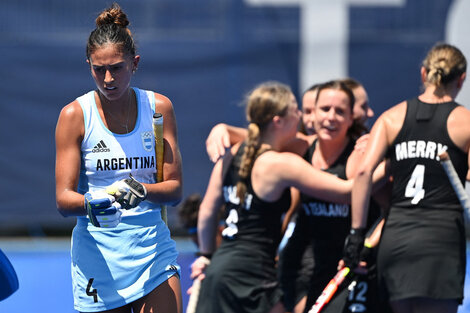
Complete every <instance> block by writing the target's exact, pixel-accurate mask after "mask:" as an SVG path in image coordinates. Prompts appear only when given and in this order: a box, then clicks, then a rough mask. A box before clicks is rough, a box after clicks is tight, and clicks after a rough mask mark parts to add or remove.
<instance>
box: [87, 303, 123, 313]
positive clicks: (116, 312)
mask: <svg viewBox="0 0 470 313" xmlns="http://www.w3.org/2000/svg"><path fill="white" fill-rule="evenodd" d="M81 313H84V312H81ZM99 313H132V310H131V306H130V304H127V305H125V306H121V307H119V308H115V309H112V310H106V311H100V312H99Z"/></svg>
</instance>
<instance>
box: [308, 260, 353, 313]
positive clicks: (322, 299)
mask: <svg viewBox="0 0 470 313" xmlns="http://www.w3.org/2000/svg"><path fill="white" fill-rule="evenodd" d="M350 271H351V270H350V269H349V267H343V268H342V269H341V270H340V271H339V272H338V273H336V275H335V277H333V279H332V280H330V282H329V283H328V285H326V287H325V289H323V291H322V293H321V295H320V296H319V297H318V299H317V301H315V304H314V305H313V306H312V308H311V309H310V310H309V311H308V313H318V312H320V311H321V310H322V309H323V307H324V306H325V305H326V304H327V303H328V302H330V300H331V298H332V297H333V296H334V294H335V293H336V291H337V290H338V287H339V286H340V285H341V284H342V283H343V281H344V279H345V278H346V276H348V274H349V272H350Z"/></svg>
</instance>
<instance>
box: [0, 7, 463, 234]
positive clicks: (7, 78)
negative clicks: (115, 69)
mask: <svg viewBox="0 0 470 313" xmlns="http://www.w3.org/2000/svg"><path fill="white" fill-rule="evenodd" d="M109 3H110V2H109V1H102V0H83V1H59V0H43V1H34V0H24V1H17V0H2V1H1V3H0V38H1V39H2V40H0V55H1V57H0V73H1V78H2V83H1V84H0V95H1V98H0V99H1V100H0V113H1V114H0V128H1V136H0V140H1V145H0V146H1V151H2V153H1V154H0V173H1V174H0V186H1V190H2V195H3V196H2V197H1V200H0V209H1V212H2V214H0V229H2V230H3V231H5V230H8V229H12V230H14V229H17V228H26V229H29V230H30V231H31V232H32V233H34V232H37V231H40V230H41V229H42V228H60V229H68V228H70V227H71V226H72V225H73V224H74V219H73V218H63V217H61V216H60V215H59V214H58V213H57V211H56V206H55V186H54V161H55V160H54V158H55V146H54V131H55V124H56V121H57V117H58V115H59V112H60V109H61V108H62V107H63V106H64V105H66V104H67V103H69V102H71V101H73V100H74V99H75V98H76V97H77V96H79V95H81V94H83V93H85V92H87V91H88V90H90V89H93V88H94V83H93V80H92V78H91V76H90V73H89V70H88V67H87V63H86V62H85V43H86V39H87V37H88V35H89V32H90V31H91V30H92V29H93V28H94V19H95V17H96V16H97V14H98V13H99V12H100V11H101V10H102V9H103V8H104V7H106V6H107V5H109ZM120 4H121V6H122V7H123V8H124V10H125V11H126V12H127V13H128V16H129V18H130V20H131V29H132V30H133V32H134V33H135V36H136V39H137V42H138V51H139V54H140V55H141V63H140V66H139V70H138V72H137V74H136V76H135V79H134V83H133V85H135V86H139V87H141V88H145V89H152V90H155V91H158V92H161V93H163V94H165V95H166V96H168V97H169V98H170V99H171V100H172V101H173V104H174V107H175V111H176V117H177V121H178V129H179V140H180V146H181V151H182V156H183V171H184V194H185V196H187V195H189V194H191V193H194V192H198V193H204V190H205V187H206V184H207V181H208V178H209V174H210V170H211V163H210V162H209V160H208V158H207V156H206V153H205V147H204V141H205V138H206V136H207V134H208V133H209V130H210V128H211V127H212V126H213V125H215V124H216V123H218V122H225V123H231V124H235V125H245V122H244V112H243V109H242V107H241V106H240V103H241V102H242V100H243V96H244V94H245V93H246V92H247V91H249V90H250V89H251V88H252V87H254V85H256V84H258V83H260V82H262V81H265V80H278V81H281V82H284V83H287V84H289V85H290V86H291V87H292V89H293V90H294V91H295V92H296V94H297V96H300V94H301V91H302V90H304V89H305V88H306V87H307V86H308V85H310V84H313V83H317V82H320V81H324V80H327V79H331V78H335V77H339V76H352V77H355V78H357V79H359V80H360V81H361V82H363V84H364V85H365V87H366V89H367V90H368V92H369V96H370V102H371V105H372V107H373V108H374V110H375V111H376V113H381V112H383V111H384V110H385V109H387V108H388V107H390V106H392V105H393V104H395V103H397V102H399V101H401V100H403V99H406V98H408V97H411V96H413V95H416V94H417V93H418V92H419V90H420V89H419V88H420V78H419V66H420V62H421V60H422V59H423V58H424V55H425V52H426V51H427V50H428V49H429V48H430V47H431V46H432V45H433V44H434V43H435V42H436V41H441V40H445V39H446V36H448V34H447V33H448V31H449V27H448V24H449V19H450V17H451V16H454V15H452V14H451V13H452V12H453V11H452V10H454V11H455V10H456V9H455V6H457V4H459V5H463V1H457V0H455V1H451V0H382V1H376V0H368V1H360V0H335V1H315V0H311V1H309V0H292V1H281V0H245V1H242V0H224V1H221V0H198V1H191V0H158V1H155V0H142V1H131V0H124V1H120ZM328 12H329V13H328ZM330 13H331V14H332V15H331V16H339V17H340V19H329V18H328V17H329V16H330V15H328V14H330ZM462 23H463V22H462ZM467 26H468V24H467ZM467 29H468V28H467ZM454 33H455V32H454ZM465 40H467V39H465ZM469 40H470V39H469ZM467 41H468V40H467ZM467 41H464V43H465V42H467ZM467 88H468V87H467ZM469 102H470V101H469ZM169 218H170V225H172V227H177V226H178V225H179V224H178V221H177V217H176V214H175V210H171V209H170V212H169Z"/></svg>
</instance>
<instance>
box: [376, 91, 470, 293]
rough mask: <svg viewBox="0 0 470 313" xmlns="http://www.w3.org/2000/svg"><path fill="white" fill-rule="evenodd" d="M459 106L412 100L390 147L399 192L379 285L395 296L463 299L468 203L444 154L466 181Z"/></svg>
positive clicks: (386, 236)
mask: <svg viewBox="0 0 470 313" xmlns="http://www.w3.org/2000/svg"><path fill="white" fill-rule="evenodd" d="M457 106H458V104H457V103H455V102H447V103H436V104H428V103H423V102H421V101H419V100H418V99H413V100H410V101H408V102H407V112H406V117H405V121H404V123H403V127H402V129H401V130H400V132H399V133H398V136H397V138H396V139H395V141H394V143H393V145H391V146H390V147H389V151H388V156H389V157H390V159H391V170H392V175H393V178H394V184H393V194H392V202H391V209H390V214H389V216H388V219H387V221H386V224H385V226H384V230H383V233H382V239H381V242H380V246H379V252H378V274H379V283H380V285H381V287H383V288H384V291H385V292H386V293H388V296H389V300H392V301H393V300H400V299H406V298H411V297H427V298H434V299H457V300H459V301H461V300H462V298H463V286H464V278H465V262H466V255H465V228H464V223H463V214H462V207H461V205H460V203H459V201H458V198H457V196H456V194H455V192H454V190H453V189H452V186H451V185H450V183H449V180H448V178H447V176H446V174H445V172H444V170H443V168H442V166H441V165H440V163H439V158H438V154H439V152H441V151H443V150H447V152H448V153H449V156H450V158H451V160H452V162H453V164H454V166H455V169H456V171H457V173H458V175H459V177H460V180H461V181H462V182H464V180H465V176H466V174H467V170H468V165H467V164H468V163H467V154H466V153H464V152H463V151H462V150H460V149H459V148H458V147H457V146H456V145H455V144H454V143H453V142H452V140H451V139H450V137H449V133H448V131H447V119H448V116H449V114H450V113H451V112H452V110H454V109H455V108H456V107H457Z"/></svg>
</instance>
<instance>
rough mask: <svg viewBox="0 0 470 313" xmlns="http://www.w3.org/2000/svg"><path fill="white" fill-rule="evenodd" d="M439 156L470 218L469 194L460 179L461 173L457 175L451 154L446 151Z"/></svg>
mask: <svg viewBox="0 0 470 313" xmlns="http://www.w3.org/2000/svg"><path fill="white" fill-rule="evenodd" d="M439 158H440V162H441V165H442V167H443V168H444V171H445V172H446V174H447V177H449V181H450V184H451V185H452V188H454V190H455V193H456V194H457V198H459V201H460V204H461V205H462V207H463V208H464V211H465V215H466V217H467V218H469V217H470V201H469V199H468V194H467V192H466V191H465V188H464V186H463V184H462V182H461V181H460V178H459V175H457V172H456V171H455V168H454V165H453V164H452V160H451V159H450V157H449V154H448V153H447V152H446V151H444V152H442V153H441V154H439Z"/></svg>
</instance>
